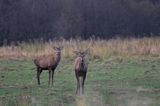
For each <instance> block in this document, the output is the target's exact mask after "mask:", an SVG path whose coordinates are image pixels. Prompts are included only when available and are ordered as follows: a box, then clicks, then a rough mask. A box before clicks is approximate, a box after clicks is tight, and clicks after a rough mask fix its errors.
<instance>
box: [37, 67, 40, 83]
mask: <svg viewBox="0 0 160 106" xmlns="http://www.w3.org/2000/svg"><path fill="white" fill-rule="evenodd" d="M37 80H38V85H40V68H38V67H37Z"/></svg>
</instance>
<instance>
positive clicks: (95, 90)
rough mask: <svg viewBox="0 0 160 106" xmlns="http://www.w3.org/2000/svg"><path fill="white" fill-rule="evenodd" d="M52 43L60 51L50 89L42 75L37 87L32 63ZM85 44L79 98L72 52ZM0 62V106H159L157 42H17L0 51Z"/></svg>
mask: <svg viewBox="0 0 160 106" xmlns="http://www.w3.org/2000/svg"><path fill="white" fill-rule="evenodd" d="M90 42H92V43H91V45H90ZM53 45H61V46H63V47H64V49H63V53H62V61H61V62H60V64H59V66H58V67H57V69H56V72H55V77H54V86H48V72H47V71H43V72H42V74H41V85H40V86H38V84H37V81H36V77H35V74H36V71H35V66H34V64H33V59H34V58H35V57H37V56H40V55H48V54H51V53H53V50H52V49H51V48H52V46H53ZM89 45H90V46H89ZM88 46H89V48H90V51H89V53H88V56H87V57H86V58H87V60H88V64H89V70H88V75H87V79H86V83H85V94H84V95H82V96H77V95H75V90H76V79H75V75H74V70H73V61H74V58H75V55H74V54H73V50H75V49H81V50H85V49H86V48H88ZM0 58H1V59H0V106H159V105H160V103H159V101H160V83H159V82H160V77H159V76H160V38H142V39H133V38H132V39H111V40H108V41H106V40H93V39H91V40H87V41H81V40H70V41H66V40H62V41H56V42H55V41H51V42H42V41H35V42H32V43H25V42H23V43H20V44H19V45H18V46H14V45H11V46H6V45H4V46H2V47H0Z"/></svg>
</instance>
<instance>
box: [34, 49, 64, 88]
mask: <svg viewBox="0 0 160 106" xmlns="http://www.w3.org/2000/svg"><path fill="white" fill-rule="evenodd" d="M62 48H63V47H53V49H54V54H52V55H48V56H40V57H37V58H36V59H34V64H35V65H36V71H37V81H38V85H40V75H41V73H42V71H43V70H48V71H49V77H48V85H50V79H51V75H52V86H53V76H54V71H55V69H56V67H57V66H58V64H59V62H60V60H61V50H62Z"/></svg>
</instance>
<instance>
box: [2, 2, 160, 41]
mask: <svg viewBox="0 0 160 106" xmlns="http://www.w3.org/2000/svg"><path fill="white" fill-rule="evenodd" d="M159 34H160V0H0V42H1V43H2V42H3V41H4V40H7V41H8V42H11V41H28V40H29V39H38V38H43V39H46V40H47V39H54V38H59V37H63V38H65V39H69V38H76V37H81V38H83V39H87V38H90V37H91V36H95V37H98V38H105V39H107V38H112V37H116V36H118V37H143V36H153V35H156V36H158V35H159Z"/></svg>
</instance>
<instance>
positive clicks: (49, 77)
mask: <svg viewBox="0 0 160 106" xmlns="http://www.w3.org/2000/svg"><path fill="white" fill-rule="evenodd" d="M51 71H52V70H51V69H49V76H48V85H50V79H51Z"/></svg>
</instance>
